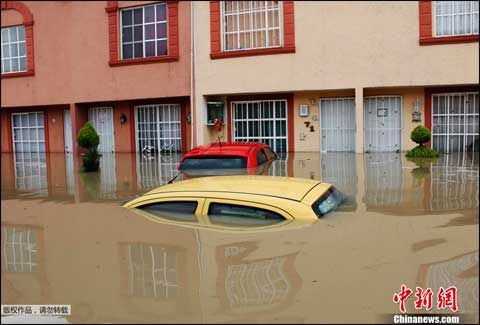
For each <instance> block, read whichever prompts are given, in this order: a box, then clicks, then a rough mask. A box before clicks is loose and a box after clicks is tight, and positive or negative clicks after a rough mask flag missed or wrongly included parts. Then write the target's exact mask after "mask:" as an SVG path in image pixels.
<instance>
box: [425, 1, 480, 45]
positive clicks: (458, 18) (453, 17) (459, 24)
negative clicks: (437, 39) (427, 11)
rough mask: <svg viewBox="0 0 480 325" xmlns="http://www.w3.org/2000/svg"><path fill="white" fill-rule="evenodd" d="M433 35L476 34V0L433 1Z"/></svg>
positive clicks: (477, 19) (477, 21)
mask: <svg viewBox="0 0 480 325" xmlns="http://www.w3.org/2000/svg"><path fill="white" fill-rule="evenodd" d="M434 8H435V35H436V36H454V35H473V34H478V24H479V18H478V1H435V6H434Z"/></svg>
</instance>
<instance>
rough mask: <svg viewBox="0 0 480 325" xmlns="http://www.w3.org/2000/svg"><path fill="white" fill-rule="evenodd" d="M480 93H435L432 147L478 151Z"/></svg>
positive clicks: (445, 149) (433, 96)
mask: <svg viewBox="0 0 480 325" xmlns="http://www.w3.org/2000/svg"><path fill="white" fill-rule="evenodd" d="M479 116H480V112H479V93H474V92H471V93H447V94H433V95H432V147H433V148H434V149H436V150H438V151H440V152H444V153H450V152H465V151H478V148H479V145H480V139H479V136H478V133H479Z"/></svg>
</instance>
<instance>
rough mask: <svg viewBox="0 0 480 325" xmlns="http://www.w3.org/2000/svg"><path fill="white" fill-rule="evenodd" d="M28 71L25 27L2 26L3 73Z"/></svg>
mask: <svg viewBox="0 0 480 325" xmlns="http://www.w3.org/2000/svg"><path fill="white" fill-rule="evenodd" d="M22 71H27V52H26V43H25V27H24V26H23V25H20V26H12V27H2V73H12V72H22Z"/></svg>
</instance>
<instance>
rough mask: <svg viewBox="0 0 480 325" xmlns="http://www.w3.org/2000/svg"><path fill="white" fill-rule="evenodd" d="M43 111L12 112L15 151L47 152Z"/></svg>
mask: <svg viewBox="0 0 480 325" xmlns="http://www.w3.org/2000/svg"><path fill="white" fill-rule="evenodd" d="M44 129H45V128H44V119H43V112H29V113H12V132H13V147H14V148H13V149H14V151H15V152H45V130H44Z"/></svg>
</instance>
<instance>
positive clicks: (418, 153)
mask: <svg viewBox="0 0 480 325" xmlns="http://www.w3.org/2000/svg"><path fill="white" fill-rule="evenodd" d="M431 138H432V133H431V132H430V130H429V129H427V128H426V127H424V126H423V125H419V126H417V127H416V128H415V129H413V131H412V133H411V135H410V139H412V141H413V142H415V143H417V144H418V146H416V147H415V148H413V149H412V150H409V151H407V154H406V156H407V157H410V158H433V157H438V152H437V151H436V150H435V149H432V148H430V147H426V146H424V144H425V143H427V142H428V141H430V139H431Z"/></svg>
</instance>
